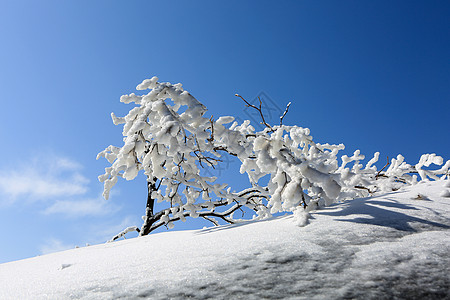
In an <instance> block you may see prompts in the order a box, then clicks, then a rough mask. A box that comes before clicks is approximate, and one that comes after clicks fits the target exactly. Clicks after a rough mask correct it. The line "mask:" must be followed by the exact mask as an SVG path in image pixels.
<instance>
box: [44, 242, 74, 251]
mask: <svg viewBox="0 0 450 300" xmlns="http://www.w3.org/2000/svg"><path fill="white" fill-rule="evenodd" d="M73 248H75V245H72V244H65V243H64V242H62V241H61V240H58V239H49V240H47V242H46V243H45V244H43V245H41V246H40V247H39V251H40V252H41V254H49V253H53V252H58V251H64V250H69V249H73Z"/></svg>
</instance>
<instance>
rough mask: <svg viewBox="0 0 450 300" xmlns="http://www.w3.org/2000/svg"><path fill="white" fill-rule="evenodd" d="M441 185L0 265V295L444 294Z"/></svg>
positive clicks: (447, 217)
mask: <svg viewBox="0 0 450 300" xmlns="http://www.w3.org/2000/svg"><path fill="white" fill-rule="evenodd" d="M447 186H448V187H447ZM449 190H450V186H449V182H448V181H437V182H425V183H420V184H418V185H416V186H413V187H410V188H407V189H405V190H402V191H397V192H393V193H389V194H384V195H380V196H377V197H373V198H365V199H356V200H352V201H348V202H344V203H340V204H337V205H333V206H331V207H328V208H326V209H322V210H320V211H316V212H314V213H313V214H312V218H311V219H310V223H309V224H308V225H307V226H305V227H297V226H295V222H294V221H293V217H292V216H285V217H280V218H276V219H272V220H268V221H259V222H254V223H245V224H239V225H234V226H221V227H215V228H208V229H203V230H195V231H178V232H167V233H160V234H154V235H150V236H147V237H143V238H135V239H128V240H124V241H118V242H114V243H109V244H103V245H97V246H89V247H85V248H79V249H73V250H68V251H64V252H59V253H53V254H49V255H45V256H41V257H35V258H31V259H26V260H21V261H16V262H10V263H5V264H1V265H0V299H78V298H83V299H105V298H107V299H117V298H127V299H130V298H131V299H135V298H146V297H147V298H151V299H168V298H170V299H185V298H193V299H205V298H217V299H239V298H240V299H262V298H268V299H280V298H290V299H445V298H447V299H450V292H449V290H450V278H449V269H450V251H449V250H450V249H449V246H450V234H449V228H450V213H449V212H450V198H448V197H443V196H445V195H446V193H445V192H446V191H447V192H448V191H449ZM447 194H448V193H447ZM441 195H442V196H441Z"/></svg>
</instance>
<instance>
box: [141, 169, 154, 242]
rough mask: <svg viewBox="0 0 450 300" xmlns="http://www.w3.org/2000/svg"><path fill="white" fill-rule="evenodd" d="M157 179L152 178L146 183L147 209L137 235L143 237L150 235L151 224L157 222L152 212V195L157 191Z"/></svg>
mask: <svg viewBox="0 0 450 300" xmlns="http://www.w3.org/2000/svg"><path fill="white" fill-rule="evenodd" d="M156 180H157V178H153V180H150V181H147V191H148V193H147V207H146V209H145V220H144V224H143V225H142V228H141V232H140V234H139V235H141V236H144V235H147V234H149V233H150V228H151V227H152V225H153V223H155V222H156V221H157V220H156V219H155V213H154V211H153V209H154V205H155V199H154V198H152V193H153V192H155V191H157V187H156Z"/></svg>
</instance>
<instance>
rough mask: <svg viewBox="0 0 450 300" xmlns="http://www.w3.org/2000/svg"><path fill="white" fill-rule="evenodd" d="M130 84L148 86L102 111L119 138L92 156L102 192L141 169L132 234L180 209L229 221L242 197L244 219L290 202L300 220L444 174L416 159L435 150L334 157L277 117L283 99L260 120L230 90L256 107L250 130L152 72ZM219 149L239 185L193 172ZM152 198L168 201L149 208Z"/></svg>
mask: <svg viewBox="0 0 450 300" xmlns="http://www.w3.org/2000/svg"><path fill="white" fill-rule="evenodd" d="M137 90H149V92H148V93H146V94H145V93H144V94H142V95H136V94H134V93H132V94H129V95H124V96H122V97H121V98H120V101H121V102H123V103H126V104H129V103H133V104H134V105H135V107H134V108H132V109H131V110H130V111H129V113H128V114H127V115H126V116H125V117H117V116H116V115H115V114H114V113H112V114H111V117H112V119H113V122H114V124H116V125H119V124H123V132H122V134H123V141H124V144H123V145H122V147H116V146H112V145H111V146H109V147H107V148H106V149H105V150H104V151H102V152H100V153H99V154H98V156H97V159H98V158H99V157H105V158H106V159H107V160H108V161H109V162H110V163H111V166H110V167H107V168H106V169H105V173H104V174H103V175H101V176H99V180H100V181H101V182H103V183H104V193H103V196H104V197H105V198H106V199H108V197H109V193H110V190H111V188H112V187H113V186H114V185H115V184H116V182H117V180H118V178H119V177H121V178H124V179H126V180H133V179H134V178H135V177H136V176H137V175H138V173H139V172H143V173H144V174H145V176H146V177H147V189H148V193H147V205H146V212H145V216H144V217H143V220H144V224H143V225H142V227H141V229H137V227H136V228H135V227H132V229H135V230H137V231H139V232H140V235H147V234H148V233H150V232H151V231H153V230H155V229H156V228H158V227H160V226H163V225H166V226H168V227H169V228H172V227H173V225H174V222H175V221H178V220H182V221H185V220H186V217H192V218H198V217H200V218H204V219H206V220H208V221H211V222H212V223H214V224H215V225H218V224H219V222H218V220H223V221H225V222H228V223H235V222H237V221H242V220H238V219H236V218H235V217H234V212H236V211H237V210H242V208H243V207H246V208H248V209H250V210H251V211H253V212H254V219H261V218H267V217H269V216H271V215H272V214H274V213H277V212H295V215H297V216H298V223H299V225H305V224H306V223H307V221H308V220H307V216H308V214H309V213H308V211H310V210H312V209H313V208H315V207H318V206H324V205H329V204H331V203H334V202H337V201H340V200H345V199H353V198H356V197H361V196H367V195H368V194H372V193H375V192H378V191H392V190H397V189H399V188H400V187H402V186H404V185H411V184H415V183H416V182H417V181H419V180H429V179H434V180H436V179H439V176H441V177H442V178H448V176H449V175H448V170H449V167H450V161H447V162H446V163H445V164H444V165H443V167H442V168H440V169H438V170H429V169H424V168H423V167H429V166H430V165H431V164H436V165H442V164H443V159H442V157H440V156H436V155H435V154H424V155H422V157H421V158H420V161H419V163H418V164H416V165H409V164H407V163H406V162H404V158H403V156H401V155H398V156H397V158H394V159H392V160H391V161H390V162H388V163H387V164H386V166H385V167H384V168H383V169H381V170H377V167H376V166H375V163H376V162H377V161H378V159H379V153H378V152H377V153H375V155H374V157H373V158H372V159H371V160H370V161H369V162H368V163H367V164H366V165H365V166H364V165H362V164H361V161H362V160H364V159H365V156H364V155H362V154H361V153H360V151H359V150H356V151H355V152H354V154H353V155H352V156H351V157H348V156H346V155H343V156H341V157H340V158H339V155H338V154H339V151H341V150H343V149H344V145H343V144H339V145H330V144H319V143H315V142H313V139H312V136H311V135H310V130H309V129H308V128H302V127H298V126H286V125H282V120H283V117H284V116H285V114H286V113H287V111H288V108H289V105H288V106H287V108H286V111H285V112H284V114H283V115H282V116H281V117H280V125H270V124H268V123H267V122H266V121H265V119H264V114H263V111H262V109H261V103H260V106H259V107H258V106H255V105H252V104H250V103H248V102H247V101H246V100H245V99H244V98H243V97H241V96H240V95H236V96H238V97H240V98H241V99H242V100H243V101H245V103H246V104H247V106H249V107H251V108H253V109H256V110H258V112H259V113H260V116H261V119H262V124H264V125H265V128H264V129H263V130H260V131H257V130H255V128H254V127H253V126H252V125H251V124H250V121H248V120H247V121H244V122H243V123H242V124H238V123H237V122H236V121H234V118H233V117H230V116H222V117H219V118H217V119H214V118H213V117H208V116H206V117H205V115H206V113H207V110H206V107H205V106H204V105H203V104H202V103H200V102H199V101H198V100H197V99H195V98H194V97H193V96H192V95H191V94H190V93H188V92H187V91H185V90H184V89H183V88H182V85H181V84H171V83H160V82H158V78H156V77H153V78H151V79H146V80H144V81H143V82H142V83H141V84H139V85H138V86H137ZM170 100H171V101H170ZM225 155H231V156H234V157H236V158H237V159H238V160H239V161H240V163H241V168H240V172H241V173H242V174H246V175H247V178H248V188H247V189H244V190H242V191H237V192H236V191H234V190H232V188H231V187H229V186H227V185H226V184H219V183H215V181H216V179H217V178H215V177H208V176H203V175H201V170H202V169H204V168H215V167H216V166H218V165H219V164H221V163H222V159H221V158H222V157H223V156H225ZM340 161H341V162H340ZM386 168H387V169H386ZM385 169H386V170H385ZM417 175H419V176H420V178H418V176H417ZM262 178H269V180H268V183H267V184H263V183H262V182H267V180H263V179H262ZM155 201H156V202H165V203H167V206H168V207H166V208H163V209H161V210H159V211H155ZM299 207H301V209H300V208H299ZM303 209H305V211H302V210H303ZM130 230H131V229H130V228H127V229H126V230H125V231H124V232H122V233H120V234H119V235H118V236H117V238H118V237H120V236H123V235H124V234H125V233H126V232H128V231H130Z"/></svg>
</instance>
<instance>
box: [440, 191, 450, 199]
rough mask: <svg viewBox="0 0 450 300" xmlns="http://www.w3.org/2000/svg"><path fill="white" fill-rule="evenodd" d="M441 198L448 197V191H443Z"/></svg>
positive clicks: (449, 195)
mask: <svg viewBox="0 0 450 300" xmlns="http://www.w3.org/2000/svg"><path fill="white" fill-rule="evenodd" d="M440 196H441V197H450V190H448V189H446V190H443V191H442V192H441V194H440Z"/></svg>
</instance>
